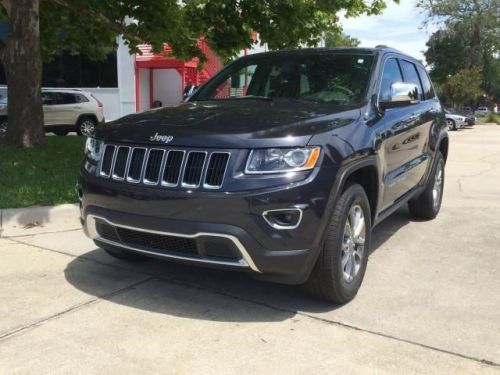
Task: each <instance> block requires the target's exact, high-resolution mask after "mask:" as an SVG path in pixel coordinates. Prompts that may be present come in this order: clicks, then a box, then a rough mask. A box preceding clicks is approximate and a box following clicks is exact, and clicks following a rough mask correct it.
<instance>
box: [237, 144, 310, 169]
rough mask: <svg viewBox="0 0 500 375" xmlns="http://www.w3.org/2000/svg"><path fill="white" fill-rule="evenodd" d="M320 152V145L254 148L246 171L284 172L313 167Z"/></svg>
mask: <svg viewBox="0 0 500 375" xmlns="http://www.w3.org/2000/svg"><path fill="white" fill-rule="evenodd" d="M319 154H320V148H319V147H307V148H270V149H265V150H260V149H258V150H252V152H251V153H250V156H249V158H248V161H247V166H246V168H245V173H248V174H260V173H282V172H295V171H304V170H308V169H312V168H314V166H315V165H316V162H317V161H318V159H319Z"/></svg>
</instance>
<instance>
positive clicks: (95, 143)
mask: <svg viewBox="0 0 500 375" xmlns="http://www.w3.org/2000/svg"><path fill="white" fill-rule="evenodd" d="M103 151H104V141H102V140H100V139H95V138H92V137H88V138H87V142H85V155H86V156H87V158H88V159H90V160H92V161H99V160H101V156H102V152H103Z"/></svg>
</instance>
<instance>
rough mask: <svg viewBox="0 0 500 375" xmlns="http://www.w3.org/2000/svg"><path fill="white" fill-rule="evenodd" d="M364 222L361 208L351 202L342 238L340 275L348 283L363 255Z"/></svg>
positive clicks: (354, 275) (354, 274) (359, 265)
mask: <svg viewBox="0 0 500 375" xmlns="http://www.w3.org/2000/svg"><path fill="white" fill-rule="evenodd" d="M365 236H366V223H365V217H364V213H363V209H362V208H361V206H360V205H359V204H353V205H352V206H351V208H350V209H349V215H348V217H347V220H346V223H345V227H344V236H343V240H342V254H341V266H342V275H343V278H344V280H345V281H346V282H348V283H350V282H352V281H353V280H354V278H355V277H356V275H357V274H358V272H359V270H360V268H361V265H362V260H363V256H364V255H365V254H364V252H365Z"/></svg>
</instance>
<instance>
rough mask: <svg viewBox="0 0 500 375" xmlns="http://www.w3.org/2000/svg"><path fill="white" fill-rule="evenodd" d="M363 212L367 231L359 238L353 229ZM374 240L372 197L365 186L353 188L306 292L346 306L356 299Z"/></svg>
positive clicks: (338, 212) (342, 199) (332, 222)
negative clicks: (367, 194)
mask: <svg viewBox="0 0 500 375" xmlns="http://www.w3.org/2000/svg"><path fill="white" fill-rule="evenodd" d="M359 213H361V214H362V216H361V218H363V219H364V228H363V230H362V231H359V230H358V236H357V238H356V235H354V236H351V235H352V233H353V232H352V231H351V230H350V228H351V223H356V218H359V216H358V214H359ZM353 226H356V225H353ZM363 235H364V240H363V238H362V237H363ZM370 240H371V214H370V204H369V202H368V198H367V196H366V193H365V191H364V189H363V188H362V187H361V185H359V184H352V185H349V186H348V187H347V188H346V189H345V190H344V192H343V193H342V195H341V197H340V199H339V201H338V202H337V204H336V206H335V209H334V212H333V215H332V218H331V219H330V223H329V224H328V228H327V235H326V240H325V242H324V244H323V248H322V250H321V253H320V255H319V257H318V260H317V261H316V264H315V266H314V268H313V271H312V273H311V276H310V277H309V280H308V281H307V282H306V284H305V289H306V290H307V291H308V292H309V293H311V294H312V295H314V296H316V297H318V298H320V299H322V300H325V301H328V302H333V303H339V304H343V303H346V302H349V301H350V300H352V299H353V298H354V297H355V296H356V293H357V292H358V290H359V287H360V286H361V283H362V281H363V277H364V275H365V270H366V265H367V262H368V255H369V250H370ZM349 259H350V262H349ZM349 264H350V265H351V266H350V267H349Z"/></svg>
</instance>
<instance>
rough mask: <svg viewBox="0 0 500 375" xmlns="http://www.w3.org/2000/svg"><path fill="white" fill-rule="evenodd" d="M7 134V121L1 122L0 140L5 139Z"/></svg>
mask: <svg viewBox="0 0 500 375" xmlns="http://www.w3.org/2000/svg"><path fill="white" fill-rule="evenodd" d="M5 134H7V120H6V119H3V120H0V138H3V137H5Z"/></svg>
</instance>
